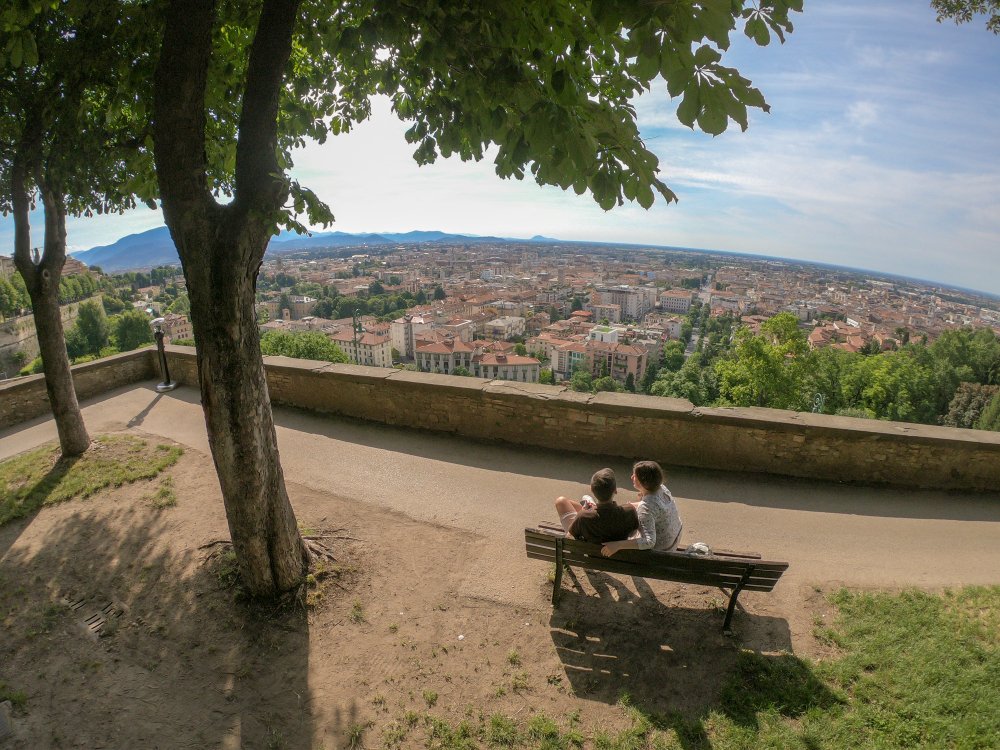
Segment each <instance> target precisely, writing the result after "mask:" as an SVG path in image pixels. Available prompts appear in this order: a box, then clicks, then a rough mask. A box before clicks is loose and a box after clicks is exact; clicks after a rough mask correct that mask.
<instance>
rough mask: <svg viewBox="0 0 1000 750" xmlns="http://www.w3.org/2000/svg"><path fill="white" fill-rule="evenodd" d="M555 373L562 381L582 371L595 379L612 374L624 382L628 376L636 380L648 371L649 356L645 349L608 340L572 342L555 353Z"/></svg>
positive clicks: (553, 365)
mask: <svg viewBox="0 0 1000 750" xmlns="http://www.w3.org/2000/svg"><path fill="white" fill-rule="evenodd" d="M554 354H555V356H554V357H553V358H552V372H553V374H554V375H555V376H556V378H557V379H559V380H567V379H569V378H571V377H572V376H573V373H574V372H575V371H576V370H578V369H582V370H584V371H586V372H589V373H590V374H591V375H592V376H593V377H595V378H599V377H602V376H604V375H610V376H611V377H612V378H614V379H615V380H617V381H618V382H620V383H624V382H625V381H626V379H627V378H628V376H629V375H632V377H633V378H634V380H635V381H638V380H640V379H641V378H642V376H643V374H644V373H645V372H646V365H647V363H648V361H649V354H648V352H647V351H646V348H645V347H642V346H636V345H633V344H622V343H617V342H616V343H611V342H605V341H593V340H588V341H573V342H570V343H568V344H564V345H563V346H560V347H558V348H557V349H556V350H555V353H554Z"/></svg>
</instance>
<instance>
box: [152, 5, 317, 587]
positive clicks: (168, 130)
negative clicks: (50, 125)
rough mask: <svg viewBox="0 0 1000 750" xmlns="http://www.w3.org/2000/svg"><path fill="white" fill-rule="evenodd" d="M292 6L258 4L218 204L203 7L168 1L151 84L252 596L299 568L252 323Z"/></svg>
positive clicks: (302, 566)
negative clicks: (229, 178) (226, 193)
mask: <svg viewBox="0 0 1000 750" xmlns="http://www.w3.org/2000/svg"><path fill="white" fill-rule="evenodd" d="M297 5H298V3H297V1H296V0H285V1H282V0H274V1H268V2H265V3H264V8H263V10H262V13H261V18H260V21H259V23H258V31H257V34H256V36H255V40H254V45H253V49H252V51H251V56H250V63H249V66H248V74H247V87H246V91H245V92H244V97H243V108H244V109H243V117H242V118H241V121H240V135H239V145H238V148H237V174H236V192H235V197H234V200H233V202H232V203H231V204H229V205H228V206H219V205H218V204H217V203H216V202H215V201H214V199H213V198H212V196H211V194H210V192H209V190H208V187H207V182H206V164H205V147H204V146H205V92H206V74H207V69H208V61H209V58H210V56H211V52H212V45H211V39H212V28H213V25H214V23H215V4H214V3H212V2H206V1H205V0H175V1H174V2H173V3H171V7H170V9H169V12H168V13H167V22H166V28H165V33H164V40H163V48H162V50H161V53H160V61H159V64H158V66H157V72H156V81H155V91H156V95H155V99H154V144H155V146H154V150H155V158H156V172H157V177H158V180H159V184H160V193H161V203H162V206H163V215H164V219H165V221H166V223H167V226H168V227H169V228H170V234H171V237H172V238H173V240H174V244H175V245H176V246H177V250H178V253H179V255H180V258H181V264H182V266H183V268H184V277H185V279H186V281H187V286H188V295H189V297H190V301H191V322H192V325H193V327H194V335H195V343H196V348H197V353H198V378H199V383H200V385H201V398H202V408H203V410H204V412H205V423H206V426H207V428H208V439H209V445H210V447H211V450H212V458H213V460H214V461H215V468H216V471H217V472H218V475H219V482H220V484H221V486H222V495H223V500H224V502H225V506H226V517H227V519H228V522H229V531H230V534H231V535H232V540H233V547H234V549H235V551H236V556H237V560H238V563H239V566H240V574H241V576H242V579H243V584H244V586H245V587H246V588H247V589H248V591H249V592H250V593H251V594H254V595H257V596H273V595H275V594H278V593H280V592H283V591H287V590H289V589H291V588H293V587H295V586H297V585H298V584H299V583H300V582H301V581H302V578H303V576H304V575H305V572H306V569H307V566H308V561H309V552H308V550H307V548H306V546H305V543H304V542H303V541H302V538H301V536H300V535H299V531H298V528H297V525H296V522H295V515H294V512H293V511H292V506H291V503H290V502H289V500H288V493H287V491H286V489H285V482H284V476H283V474H282V471H281V464H280V461H279V457H278V447H277V439H276V435H275V431H274V423H273V419H272V414H271V402H270V397H269V395H268V391H267V383H266V381H265V378H264V365H263V361H262V360H261V354H260V339H259V333H258V330H257V321H256V316H255V314H254V296H255V295H254V281H255V278H256V273H257V268H258V267H259V265H260V262H261V260H262V259H263V257H264V251H265V249H266V248H267V242H268V239H269V238H270V233H271V228H272V226H273V223H274V218H275V217H276V215H277V211H278V209H279V208H280V206H281V204H282V202H283V200H284V197H285V195H286V194H287V187H286V186H285V185H284V181H283V180H282V179H281V178H280V169H279V168H278V166H277V164H276V159H275V155H274V154H275V149H276V145H277V139H276V132H277V130H276V128H277V124H276V123H277V120H276V118H277V101H278V93H279V91H280V86H281V81H282V72H283V70H284V66H285V64H286V63H287V61H288V56H289V54H290V50H291V32H292V27H293V25H294V19H295V12H296V9H297ZM276 175H278V176H277V177H276Z"/></svg>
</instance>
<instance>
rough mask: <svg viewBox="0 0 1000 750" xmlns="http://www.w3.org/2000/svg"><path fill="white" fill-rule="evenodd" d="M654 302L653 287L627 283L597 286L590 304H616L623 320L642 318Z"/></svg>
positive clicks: (654, 291)
mask: <svg viewBox="0 0 1000 750" xmlns="http://www.w3.org/2000/svg"><path fill="white" fill-rule="evenodd" d="M655 303H656V289H655V288H654V287H637V286H629V285H628V284H620V285H618V286H599V287H597V289H595V290H594V292H593V294H592V295H591V304H592V305H618V306H619V307H621V317H622V319H623V320H642V318H643V317H644V316H645V315H646V313H648V312H650V311H651V310H652V309H653V305H654V304H655Z"/></svg>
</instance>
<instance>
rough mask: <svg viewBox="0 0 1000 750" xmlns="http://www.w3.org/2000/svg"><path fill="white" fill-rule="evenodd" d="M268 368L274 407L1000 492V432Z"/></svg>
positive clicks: (382, 374) (499, 384) (398, 374)
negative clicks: (280, 406)
mask: <svg viewBox="0 0 1000 750" xmlns="http://www.w3.org/2000/svg"><path fill="white" fill-rule="evenodd" d="M181 350H184V352H185V353H184V355H183V357H181ZM169 351H170V356H171V359H170V369H171V374H172V375H173V374H174V373H175V371H176V372H181V373H184V374H183V375H177V376H175V377H176V378H177V379H178V380H180V381H181V382H186V383H189V384H192V385H195V384H196V383H197V378H196V375H195V369H194V355H193V350H192V349H188V348H186V347H169ZM180 359H183V360H184V361H183V362H182V361H179V360H180ZM175 362H176V364H175ZM265 368H266V372H267V383H268V389H269V392H270V395H271V400H272V401H273V402H274V403H276V404H282V405H287V406H294V407H298V408H302V409H309V410H311V411H318V412H326V413H330V414H338V415H342V416H347V417H353V418H356V419H361V420H366V421H372V422H380V423H383V424H388V425H394V426H400V427H410V428H418V429H426V430H433V431H435V432H447V433H451V434H455V435H460V436H463V437H468V438H473V439H477V440H502V441H504V442H508V443H513V444H516V445H526V446H535V447H539V448H551V449H553V450H569V451H580V452H583V453H593V454H598V455H613V456H623V457H627V458H635V459H638V458H651V459H655V460H658V461H660V462H661V463H663V464H667V465H675V466H691V467H698V468H706V469H721V470H732V471H750V472H766V473H770V474H781V475H787V476H797V477H807V478H816V479H826V480H840V481H846V482H860V483H875V484H892V485H901V486H910V487H936V488H954V489H976V490H993V491H996V490H1000V433H994V432H983V431H978V430H959V429H954V428H948V427H935V426H930V425H917V424H904V423H899V422H881V421H875V420H865V419H855V418H851V417H833V416H827V415H822V414H811V413H799V412H789V411H781V410H777V409H757V408H747V409H744V408H695V407H693V406H692V405H691V404H690V403H689V402H688V401H685V400H682V399H673V398H658V397H654V396H641V395H636V394H631V393H597V394H588V393H576V392H574V391H570V390H568V389H565V388H562V387H559V386H549V385H540V384H535V383H515V382H510V381H499V380H483V379H479V378H469V377H458V376H453V375H438V374H431V373H418V372H411V371H407V370H391V369H384V368H377V367H361V366H355V365H339V364H330V363H327V362H312V361H305V360H297V359H289V358H286V357H266V358H265Z"/></svg>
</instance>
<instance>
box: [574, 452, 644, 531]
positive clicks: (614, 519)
mask: <svg viewBox="0 0 1000 750" xmlns="http://www.w3.org/2000/svg"><path fill="white" fill-rule="evenodd" d="M590 491H591V492H592V493H594V498H595V499H596V502H594V500H591V498H589V497H588V496H586V495H584V498H583V502H577V501H576V500H571V499H570V498H568V497H559V498H557V499H556V512H557V513H558V514H559V521H560V522H561V523H562V527H563V528H564V529H565V530H566V531H567V532H568V533H569V534H570V535H571V536H573V537H574V538H575V539H580V540H582V541H585V542H593V543H594V544H603V543H604V542H613V541H617V540H621V539H627V538H628V537H629V535H630V534H632V533H634V532H635V531H636V530H637V529H638V528H639V517H638V515H637V514H636V510H635V508H634V507H632V506H631V505H624V506H623V505H619V504H618V503H616V502H615V493H616V492H617V491H618V486H617V484H616V483H615V473H614V472H613V471H612V470H611V469H601V470H600V471H598V472H596V473H595V474H594V476H592V477H591V478H590Z"/></svg>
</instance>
